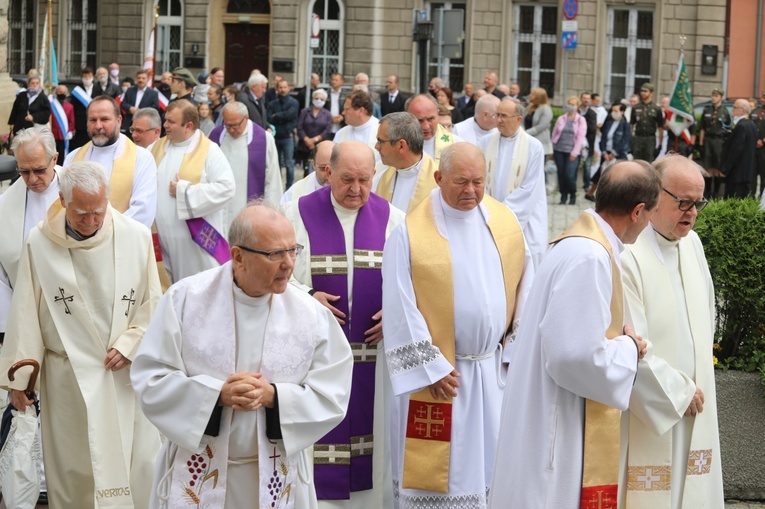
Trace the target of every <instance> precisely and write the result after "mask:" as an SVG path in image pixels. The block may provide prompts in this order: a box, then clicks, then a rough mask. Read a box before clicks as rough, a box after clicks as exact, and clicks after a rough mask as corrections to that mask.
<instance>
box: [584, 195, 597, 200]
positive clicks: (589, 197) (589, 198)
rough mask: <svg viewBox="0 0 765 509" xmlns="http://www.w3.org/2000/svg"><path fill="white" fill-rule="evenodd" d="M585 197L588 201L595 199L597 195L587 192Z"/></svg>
mask: <svg viewBox="0 0 765 509" xmlns="http://www.w3.org/2000/svg"><path fill="white" fill-rule="evenodd" d="M584 199H585V200H587V201H595V197H594V196H593V195H591V194H585V195H584Z"/></svg>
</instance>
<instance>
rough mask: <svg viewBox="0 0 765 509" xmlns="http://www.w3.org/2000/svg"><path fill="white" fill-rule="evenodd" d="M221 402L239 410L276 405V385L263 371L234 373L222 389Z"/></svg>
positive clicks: (246, 410)
mask: <svg viewBox="0 0 765 509" xmlns="http://www.w3.org/2000/svg"><path fill="white" fill-rule="evenodd" d="M220 403H221V404H222V405H223V406H227V407H231V408H233V409H234V410H237V411H239V412H251V411H253V410H258V409H259V408H260V407H266V408H273V407H274V387H273V386H272V385H271V384H270V383H268V381H267V380H265V379H264V378H263V375H262V374H261V373H249V372H247V371H239V372H237V373H234V374H233V375H231V376H230V377H228V380H226V383H224V384H223V388H222V389H221V391H220Z"/></svg>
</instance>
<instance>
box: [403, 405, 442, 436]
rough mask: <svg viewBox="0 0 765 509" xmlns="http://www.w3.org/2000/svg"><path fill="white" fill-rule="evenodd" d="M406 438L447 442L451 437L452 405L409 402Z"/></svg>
mask: <svg viewBox="0 0 765 509" xmlns="http://www.w3.org/2000/svg"><path fill="white" fill-rule="evenodd" d="M406 420H407V423H406V436H407V438H421V439H424V440H440V441H443V442H448V441H449V440H451V436H452V405H451V404H448V403H424V402H422V401H413V400H410V401H409V413H408V415H407V419H406Z"/></svg>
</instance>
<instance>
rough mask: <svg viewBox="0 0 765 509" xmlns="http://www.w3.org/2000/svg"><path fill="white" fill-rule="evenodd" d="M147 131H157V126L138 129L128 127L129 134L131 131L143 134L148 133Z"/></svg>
mask: <svg viewBox="0 0 765 509" xmlns="http://www.w3.org/2000/svg"><path fill="white" fill-rule="evenodd" d="M149 131H159V127H155V128H152V129H139V128H137V127H131V128H130V134H133V133H138V134H145V133H148V132H149Z"/></svg>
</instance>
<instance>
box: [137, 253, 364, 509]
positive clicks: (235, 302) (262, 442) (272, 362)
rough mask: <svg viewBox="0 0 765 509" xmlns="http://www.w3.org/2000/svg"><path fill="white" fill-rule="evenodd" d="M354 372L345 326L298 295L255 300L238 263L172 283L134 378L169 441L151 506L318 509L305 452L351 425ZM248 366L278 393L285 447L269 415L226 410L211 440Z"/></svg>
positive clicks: (147, 410) (294, 292)
mask: <svg viewBox="0 0 765 509" xmlns="http://www.w3.org/2000/svg"><path fill="white" fill-rule="evenodd" d="M240 334H241V335H242V336H243V337H242V336H240ZM245 342H246V344H244V343H245ZM351 369H352V354H351V350H350V347H349V346H348V343H347V341H346V340H345V338H344V336H343V333H342V330H341V329H340V327H339V326H338V325H337V323H336V322H335V321H334V319H333V318H332V317H331V315H330V313H329V311H327V310H326V309H324V308H323V307H322V306H321V305H320V304H318V302H316V301H315V300H314V299H313V298H311V297H310V296H308V295H306V294H305V293H303V292H302V291H300V290H297V289H295V288H293V287H291V286H289V287H288V288H287V290H286V291H285V293H283V294H272V295H267V296H266V298H252V297H248V296H246V295H244V294H243V293H241V292H240V291H238V290H235V289H234V283H233V275H232V270H231V263H230V262H229V263H226V264H224V265H222V266H221V267H218V268H215V269H212V270H208V271H205V272H202V273H200V274H198V275H196V276H193V277H189V278H186V279H184V280H183V282H181V283H180V284H176V285H174V286H172V287H171V288H170V289H169V290H168V292H167V293H166V294H165V295H164V296H163V298H162V299H161V300H160V303H159V306H158V307H157V312H156V314H155V317H154V320H153V321H152V324H151V326H150V327H149V330H148V331H147V335H146V341H145V342H144V343H143V345H142V347H141V349H140V350H139V352H138V354H137V355H136V359H135V361H134V364H133V370H132V373H131V376H132V380H133V383H134V385H135V388H136V392H137V394H138V395H139V398H140V401H141V404H142V407H143V410H144V412H145V413H146V415H147V416H148V417H149V419H151V421H152V422H153V423H154V424H155V425H156V426H157V427H158V428H159V429H160V431H161V432H162V433H163V434H164V435H165V436H166V437H167V441H165V443H164V445H163V447H162V451H161V452H160V460H159V462H158V465H157V470H156V472H155V478H154V487H153V489H152V497H151V505H150V506H149V507H151V508H159V507H168V508H173V509H176V508H182V507H194V508H196V507H197V506H198V504H200V503H201V504H203V505H204V504H207V506H209V507H211V508H217V507H224V504H225V507H263V508H265V507H280V508H281V507H285V508H286V507H295V508H304V507H305V508H315V507H316V496H315V492H314V489H313V480H312V478H311V477H312V476H311V471H310V469H309V467H308V458H307V453H306V451H305V449H306V448H307V447H310V445H311V444H313V442H315V441H316V440H318V439H319V438H321V437H322V436H323V435H324V434H326V433H327V432H328V431H329V430H330V429H331V428H332V427H333V426H335V425H336V424H337V423H338V422H340V420H342V418H343V416H344V414H345V409H346V407H347V404H348V397H349V393H350V380H351ZM240 370H246V371H250V372H257V373H262V376H263V378H265V379H266V380H268V381H269V382H271V383H273V384H274V385H275V386H276V392H277V397H278V408H279V414H278V415H279V419H280V424H279V428H280V431H281V435H282V439H278V440H276V439H273V440H272V439H270V438H268V437H267V436H266V425H265V420H266V411H265V409H263V408H261V409H259V410H257V411H254V412H242V413H239V412H234V411H233V410H232V409H231V408H228V407H224V408H223V409H222V413H221V418H220V426H219V428H216V429H214V430H211V432H213V431H214V432H215V433H213V434H217V436H212V435H207V434H205V432H206V431H208V430H207V428H208V422H209V421H210V417H211V415H212V414H213V410H214V409H215V408H216V406H217V404H218V398H219V396H220V391H221V388H222V387H223V384H224V382H225V381H226V379H227V378H228V377H229V376H230V375H232V374H233V373H234V372H235V371H240ZM189 463H191V464H189ZM192 466H193V468H192ZM258 479H259V481H258ZM277 485H278V487H277Z"/></svg>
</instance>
